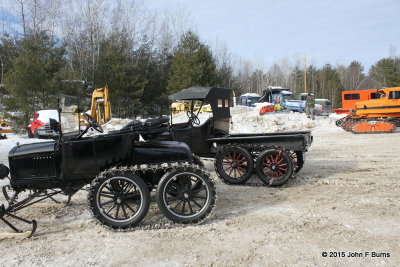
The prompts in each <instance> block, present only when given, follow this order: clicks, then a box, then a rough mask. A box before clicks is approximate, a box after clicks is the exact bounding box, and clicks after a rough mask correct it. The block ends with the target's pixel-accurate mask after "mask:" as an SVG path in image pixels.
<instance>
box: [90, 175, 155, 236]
mask: <svg viewBox="0 0 400 267" xmlns="http://www.w3.org/2000/svg"><path fill="white" fill-rule="evenodd" d="M88 202H89V208H90V210H91V212H92V213H93V215H94V217H96V218H97V219H98V220H99V221H100V222H101V223H102V224H104V225H107V226H110V227H112V228H114V229H118V228H119V229H126V228H129V227H131V226H134V225H136V224H138V223H139V222H140V221H141V220H142V219H143V218H144V217H145V216H146V214H147V212H148V210H149V206H150V193H149V190H148V188H147V185H146V183H145V182H144V181H143V180H142V179H141V178H140V177H139V176H137V175H136V174H133V173H132V172H129V171H117V172H114V173H111V172H110V173H107V172H106V173H105V174H104V173H103V174H101V175H100V176H98V177H97V178H96V179H95V180H94V181H93V182H92V186H91V188H90V192H89V195H88Z"/></svg>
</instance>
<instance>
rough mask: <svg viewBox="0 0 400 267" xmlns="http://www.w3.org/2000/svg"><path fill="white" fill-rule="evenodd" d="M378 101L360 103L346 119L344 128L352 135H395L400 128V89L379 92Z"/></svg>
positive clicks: (386, 89) (387, 89)
mask: <svg viewBox="0 0 400 267" xmlns="http://www.w3.org/2000/svg"><path fill="white" fill-rule="evenodd" d="M377 94H378V95H379V98H378V99H372V100H365V101H360V102H357V103H356V104H355V109H354V110H353V111H352V112H351V113H350V114H349V115H348V116H347V117H345V120H344V121H345V123H344V124H343V126H342V127H343V128H344V129H345V130H347V131H351V132H352V133H358V134H361V133H364V134H368V133H393V132H395V131H396V128H397V127H399V126H400V87H391V88H383V89H380V90H377Z"/></svg>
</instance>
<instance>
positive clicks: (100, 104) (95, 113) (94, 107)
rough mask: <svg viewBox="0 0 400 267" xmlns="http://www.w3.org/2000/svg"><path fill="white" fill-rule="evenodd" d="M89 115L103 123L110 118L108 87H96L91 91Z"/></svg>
mask: <svg viewBox="0 0 400 267" xmlns="http://www.w3.org/2000/svg"><path fill="white" fill-rule="evenodd" d="M90 116H92V117H93V118H95V119H96V121H97V122H98V123H99V124H100V125H103V124H105V123H107V122H108V121H109V120H111V118H112V113H111V102H110V97H109V95H108V87H107V86H106V87H102V88H97V89H95V90H94V91H93V93H92V104H91V106H90Z"/></svg>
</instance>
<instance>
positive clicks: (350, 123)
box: [342, 119, 355, 132]
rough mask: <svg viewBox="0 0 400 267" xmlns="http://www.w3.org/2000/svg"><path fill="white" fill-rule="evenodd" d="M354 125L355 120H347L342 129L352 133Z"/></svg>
mask: <svg viewBox="0 0 400 267" xmlns="http://www.w3.org/2000/svg"><path fill="white" fill-rule="evenodd" d="M354 123H355V122H354V120H352V119H347V120H345V121H344V122H343V123H342V128H343V129H344V130H345V131H347V132H350V131H351V129H352V128H353V125H354Z"/></svg>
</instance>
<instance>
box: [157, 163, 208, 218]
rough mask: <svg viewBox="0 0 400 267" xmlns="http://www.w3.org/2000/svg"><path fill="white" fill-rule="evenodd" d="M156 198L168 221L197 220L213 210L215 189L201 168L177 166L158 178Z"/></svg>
mask: <svg viewBox="0 0 400 267" xmlns="http://www.w3.org/2000/svg"><path fill="white" fill-rule="evenodd" d="M156 199H157V204H158V207H159V208H160V210H161V211H162V213H163V214H164V215H165V216H166V217H167V218H168V219H170V220H171V221H174V222H177V223H183V224H188V223H197V222H199V221H200V220H202V219H204V218H205V217H206V216H207V215H208V214H210V213H211V211H212V210H213V208H214V206H215V201H216V191H215V186H214V183H213V182H212V181H211V179H210V178H209V176H208V175H207V174H206V173H205V172H204V171H203V170H201V169H193V168H191V167H185V168H184V167H180V168H178V169H174V170H172V171H169V172H167V173H166V174H165V175H164V176H163V177H162V178H161V180H160V181H159V183H158V186H157V193H156Z"/></svg>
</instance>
